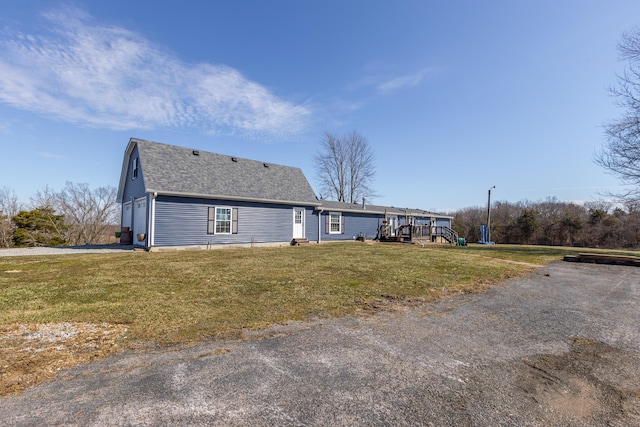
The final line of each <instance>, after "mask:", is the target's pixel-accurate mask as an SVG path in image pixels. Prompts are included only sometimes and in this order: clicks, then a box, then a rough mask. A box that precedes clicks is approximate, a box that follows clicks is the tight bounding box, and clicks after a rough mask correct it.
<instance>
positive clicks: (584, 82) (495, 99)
mask: <svg viewBox="0 0 640 427" xmlns="http://www.w3.org/2000/svg"><path fill="white" fill-rule="evenodd" d="M0 4H1V7H0V153H1V158H2V161H0V187H2V186H8V187H10V188H12V189H13V190H15V192H16V193H17V195H18V196H19V198H20V199H21V200H23V201H25V202H26V201H28V199H29V197H30V196H32V195H33V194H34V193H35V192H36V191H37V190H40V189H42V188H43V187H44V186H45V185H49V186H50V187H53V188H54V189H60V188H62V187H63V186H64V183H65V182H66V181H72V182H76V183H82V182H87V183H89V184H90V185H91V186H92V187H98V186H103V185H112V186H117V185H118V180H119V174H120V169H121V165H122V156H123V153H124V149H125V147H126V145H127V142H128V140H129V138H130V137H137V138H143V139H149V140H154V141H159V142H165V143H169V144H175V145H181V146H186V147H191V148H198V149H201V150H207V151H213V152H218V153H224V154H229V155H235V156H239V157H246V158H251V159H256V160H262V161H267V162H272V163H280V164H285V165H290V166H298V167H301V168H302V170H303V171H304V173H305V174H306V175H307V177H308V179H309V181H310V182H311V184H312V186H313V187H314V188H317V186H316V179H315V171H314V164H313V154H314V153H315V152H316V150H317V147H318V143H319V141H320V139H321V138H322V135H323V133H324V132H325V131H328V132H332V133H336V134H340V135H341V134H346V133H348V132H351V131H353V130H357V131H359V132H360V133H362V134H363V135H365V136H366V137H367V138H368V140H369V142H370V143H371V145H372V147H373V148H374V150H375V152H376V158H377V175H376V180H375V183H374V187H375V188H376V190H377V192H378V193H380V196H379V197H378V198H376V199H375V203H377V204H385V205H392V206H399V207H412V208H423V209H429V210H434V211H441V212H445V211H451V210H454V209H458V208H463V207H467V206H483V205H485V204H486V196H487V189H488V188H489V187H491V186H493V185H495V186H496V189H495V190H493V192H492V199H493V200H506V201H512V202H515V201H519V200H532V201H538V200H542V199H545V198H547V197H557V198H558V199H560V200H566V201H588V200H594V199H598V198H601V197H600V196H599V193H601V192H603V191H607V190H609V191H616V190H619V189H620V188H619V186H618V182H617V181H616V179H615V178H614V177H612V176H610V175H607V174H605V172H604V171H603V170H602V169H601V168H600V167H599V166H597V165H595V164H594V163H593V156H594V153H595V152H597V151H598V150H599V149H600V147H601V144H602V141H603V131H602V123H603V122H605V121H607V120H609V119H613V118H616V117H617V116H619V115H620V111H619V110H618V109H617V108H616V106H615V102H614V100H613V99H612V98H611V96H610V95H609V94H608V92H607V88H608V87H609V86H611V85H612V84H614V83H615V73H616V72H621V71H622V70H623V69H624V64H623V63H621V62H619V60H618V53H617V51H616V44H617V42H618V40H619V38H620V35H621V33H622V32H623V31H628V30H630V29H632V28H634V26H636V25H638V24H639V23H640V2H638V1H637V0H628V1H623V0H620V1H618V0H612V1H608V2H604V1H589V0H580V1H578V0H574V1H568V0H567V1H558V0H555V1H547V0H542V1H535V2H534V1H530V2H522V1H485V2H478V1H470V0H469V1H446V2H445V1H426V0H425V1H394V2H384V1H372V0H370V1H364V0H362V1H358V0H354V1H331V0H329V1H327V0H325V1H322V2H320V1H299V0H298V1H279V0H274V1H258V0H255V1H248V0H239V1H233V2H231V1H229V2H222V1H190V0H182V1H179V2H177V1H163V2H151V1H136V0H127V1H121V0H110V1H108V2H106V1H97V0H96V1H74V2H55V1H44V0H21V1H10V0H0Z"/></svg>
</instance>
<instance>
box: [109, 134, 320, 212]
mask: <svg viewBox="0 0 640 427" xmlns="http://www.w3.org/2000/svg"><path fill="white" fill-rule="evenodd" d="M136 147H137V149H138V158H139V165H140V168H141V170H142V177H143V179H144V187H145V192H146V193H158V194H163V195H172V196H184V197H198V198H211V199H227V200H243V201H256V202H272V203H286V204H301V205H312V206H316V205H319V201H318V200H317V198H316V195H315V193H314V191H313V189H312V188H311V185H310V184H309V182H308V181H307V178H306V177H305V176H304V174H303V173H302V170H301V169H300V168H295V167H290V166H282V165H277V164H273V163H265V162H259V161H255V160H248V159H243V158H240V157H232V156H227V155H223V154H216V153H210V152H207V151H202V150H198V149H192V148H185V147H178V146H175V145H167V144H161V143H157V142H152V141H146V140H143V139H137V138H131V140H130V141H129V145H128V146H127V150H126V151H125V156H124V161H123V165H122V174H121V177H120V186H119V188H118V201H119V202H121V201H122V197H123V192H124V186H125V184H126V177H127V170H128V167H129V164H130V158H131V155H132V153H133V152H134V149H135V148H136Z"/></svg>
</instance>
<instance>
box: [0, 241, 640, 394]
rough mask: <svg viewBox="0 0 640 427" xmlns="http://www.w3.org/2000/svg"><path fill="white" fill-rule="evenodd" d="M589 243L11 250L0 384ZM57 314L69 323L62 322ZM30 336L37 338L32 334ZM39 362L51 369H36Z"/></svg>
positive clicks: (390, 294) (427, 288)
mask: <svg viewBox="0 0 640 427" xmlns="http://www.w3.org/2000/svg"><path fill="white" fill-rule="evenodd" d="M578 252H584V250H577V249H566V248H545V247H525V246H501V245H496V246H469V247H454V246H441V245H438V246H426V247H424V248H422V247H420V246H417V245H406V244H405V245H401V244H363V243H340V244H325V245H312V246H307V247H282V248H254V249H226V250H212V251H175V252H151V253H146V252H127V253H118V254H86V255H79V256H76V255H60V256H40V257H6V258H1V257H0V349H4V350H0V395H2V394H9V393H14V392H18V391H20V390H22V389H24V388H25V387H27V386H28V385H30V384H34V383H37V382H39V381H42V380H45V379H47V378H50V377H52V376H55V372H56V371H57V369H61V368H65V367H68V366H73V365H74V364H77V363H81V362H85V361H88V360H93V359H95V358H99V357H104V356H106V355H108V354H111V353H112V352H114V351H117V350H118V349H122V348H132V347H138V346H140V345H141V343H143V344H144V343H151V342H152V343H157V344H189V343H193V342H197V341H198V340H201V339H203V338H207V337H226V336H237V337H241V336H242V332H243V331H245V330H252V329H258V328H265V327H268V326H269V325H271V324H274V323H278V322H286V321H288V320H305V319H310V318H317V317H332V316H342V315H347V314H351V313H354V312H357V311H365V310H372V309H376V307H380V306H384V305H385V304H386V303H387V302H388V301H394V304H395V303H397V302H398V301H399V302H400V303H402V302H404V303H415V302H421V301H431V300H435V299H437V298H440V297H441V296H443V295H446V294H451V293H458V292H478V291H481V290H483V289H486V287H487V286H489V285H491V284H493V283H496V282H497V281H500V280H503V279H505V278H509V277H514V276H517V275H522V274H525V273H527V272H529V271H531V270H532V269H533V268H535V266H534V264H543V263H545V262H549V261H551V260H556V259H561V258H562V256H563V255H566V254H576V253H578ZM620 253H627V254H634V253H633V252H620ZM635 254H637V253H635ZM54 324H56V325H61V326H60V327H59V328H58V329H56V330H55V331H54V330H51V327H50V325H54ZM43 325H44V327H45V329H46V328H49V332H47V331H45V332H43ZM47 334H48V335H47ZM32 337H35V338H38V339H39V340H40V344H42V342H44V341H46V342H45V343H44V344H42V345H44V347H43V349H41V350H40V351H38V352H37V355H36V354H34V352H33V351H32V352H30V353H25V354H22V353H20V351H22V350H19V347H20V345H21V344H20V343H24V342H26V341H29V340H30V339H31V338H32ZM43 337H44V338H43ZM65 337H66V338H69V339H68V340H66V341H65V340H64V338H65ZM35 338H34V339H35ZM74 340H75V341H74ZM47 343H48V344H47ZM27 344H28V346H27V347H29V348H34V343H33V340H32V341H29V342H28V343H27ZM16 348H18V350H16ZM38 355H39V356H38ZM35 357H41V358H42V357H44V359H42V360H40V361H38V360H36V359H34V358H35ZM38 366H39V367H40V368H42V369H45V368H46V369H45V370H46V372H44V371H43V372H40V371H37V372H36V373H35V374H33V373H30V371H29V370H34V369H36V368H37V367H38ZM52 366H53V367H52Z"/></svg>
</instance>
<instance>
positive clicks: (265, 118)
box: [0, 8, 311, 137]
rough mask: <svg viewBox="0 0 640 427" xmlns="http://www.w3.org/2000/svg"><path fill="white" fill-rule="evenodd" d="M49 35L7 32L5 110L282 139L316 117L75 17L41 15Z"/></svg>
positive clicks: (223, 69)
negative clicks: (48, 25) (10, 107)
mask: <svg viewBox="0 0 640 427" xmlns="http://www.w3.org/2000/svg"><path fill="white" fill-rule="evenodd" d="M44 16H45V18H46V19H47V20H48V22H49V23H50V27H49V28H48V30H47V32H46V33H45V35H30V34H23V33H20V32H15V31H8V30H6V29H5V31H3V32H1V33H0V102H4V103H6V104H9V105H12V106H14V107H16V108H20V109H23V110H29V111H35V112H38V113H42V114H44V115H47V116H51V117H55V118H57V119H60V120H64V121H68V122H72V123H76V124H80V125H84V126H92V127H100V128H107V129H114V130H127V129H150V128H158V127H176V128H185V127H194V128H201V129H203V130H204V131H206V132H212V133H246V134H255V135H265V136H272V137H282V136H287V135H295V134H297V133H299V132H302V131H304V129H305V127H306V124H307V121H308V120H309V118H310V115H311V110H310V109H309V108H308V106H306V105H304V104H299V103H295V102H292V101H288V100H285V99H282V98H280V97H278V96H276V95H274V94H273V93H271V92H270V91H269V90H268V89H266V88H265V87H264V86H262V85H260V84H259V83H256V82H254V81H251V80H248V79H247V78H245V77H244V76H243V75H242V74H241V73H239V72H238V71H237V70H235V69H233V68H230V67H228V66H225V65H214V64H206V63H205V64H195V65H192V64H187V63H184V62H183V61H181V60H180V59H179V58H178V57H176V56H175V55H173V54H171V53H167V52H165V51H163V50H162V49H161V48H159V47H156V46H154V45H152V44H151V43H150V42H149V41H148V40H146V39H145V38H143V37H142V36H140V35H139V34H136V33H135V32H132V31H129V30H127V29H125V28H121V27H117V26H109V25H106V24H103V23H100V22H96V20H95V19H94V18H92V17H91V16H89V15H87V14H86V13H84V12H83V11H80V10H78V9H68V8H67V9H64V10H62V11H58V12H50V13H47V14H45V15H44Z"/></svg>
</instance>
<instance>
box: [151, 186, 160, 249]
mask: <svg viewBox="0 0 640 427" xmlns="http://www.w3.org/2000/svg"><path fill="white" fill-rule="evenodd" d="M156 197H158V193H153V195H152V196H151V212H150V216H151V221H149V248H151V247H153V246H155V239H156Z"/></svg>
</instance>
